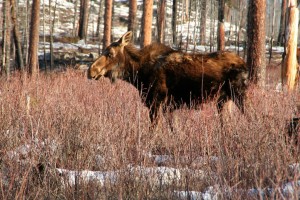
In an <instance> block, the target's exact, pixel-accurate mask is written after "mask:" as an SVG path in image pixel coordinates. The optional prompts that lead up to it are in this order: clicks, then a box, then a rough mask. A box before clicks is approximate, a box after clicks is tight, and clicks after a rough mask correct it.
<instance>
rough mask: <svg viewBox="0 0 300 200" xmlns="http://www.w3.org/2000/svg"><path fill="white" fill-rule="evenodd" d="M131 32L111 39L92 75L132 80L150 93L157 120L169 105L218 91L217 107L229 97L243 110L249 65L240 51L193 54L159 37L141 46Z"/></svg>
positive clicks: (142, 91)
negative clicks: (138, 47) (160, 39)
mask: <svg viewBox="0 0 300 200" xmlns="http://www.w3.org/2000/svg"><path fill="white" fill-rule="evenodd" d="M131 38H132V32H130V31H129V32H127V33H125V34H124V35H123V36H122V37H121V38H120V39H119V40H118V41H117V42H113V43H112V44H110V46H108V47H107V48H106V49H105V50H104V51H103V53H102V55H101V56H100V57H99V58H98V59H97V60H96V61H95V62H94V63H93V64H92V65H91V66H90V67H89V69H88V78H90V79H96V80H97V79H99V78H100V77H102V76H104V77H108V78H110V80H111V81H112V82H114V81H115V80H116V79H122V80H125V81H127V82H129V83H131V84H133V85H134V86H135V87H136V88H137V89H138V90H139V91H140V95H141V96H143V97H145V104H146V106H147V107H148V108H149V115H150V119H151V121H152V122H155V121H156V119H157V117H158V113H159V112H160V110H161V109H162V110H163V111H164V110H165V108H166V107H167V106H169V107H171V108H172V109H176V108H178V107H180V106H181V105H187V106H189V105H191V104H192V103H193V105H195V104H197V103H198V104H199V103H202V102H203V101H205V100H208V99H211V98H213V97H218V101H217V108H218V111H221V110H222V108H223V105H224V103H225V102H226V101H228V100H230V99H231V100H233V102H235V104H236V105H237V107H238V108H239V109H240V110H241V111H242V112H243V111H244V98H245V91H246V89H247V85H248V75H249V71H248V69H247V67H246V65H245V62H244V61H243V60H242V59H241V58H240V57H239V56H237V55H236V54H234V53H230V52H226V51H224V52H215V53H209V54H188V53H184V52H181V51H178V50H174V49H172V48H170V47H168V46H166V45H164V44H158V43H154V44H151V45H149V46H146V47H144V48H142V49H137V48H136V47H135V46H134V45H133V44H131V43H130V41H131Z"/></svg>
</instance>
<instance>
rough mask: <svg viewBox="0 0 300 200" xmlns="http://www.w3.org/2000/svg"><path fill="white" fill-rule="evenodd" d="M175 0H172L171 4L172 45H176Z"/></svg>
mask: <svg viewBox="0 0 300 200" xmlns="http://www.w3.org/2000/svg"><path fill="white" fill-rule="evenodd" d="M176 25H177V0H173V6H172V37H173V45H176V46H177V31H176V27H177V26H176Z"/></svg>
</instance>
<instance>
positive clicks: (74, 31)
mask: <svg viewBox="0 0 300 200" xmlns="http://www.w3.org/2000/svg"><path fill="white" fill-rule="evenodd" d="M77 5H78V0H75V1H74V18H73V35H74V36H76V33H77V32H76V19H77Z"/></svg>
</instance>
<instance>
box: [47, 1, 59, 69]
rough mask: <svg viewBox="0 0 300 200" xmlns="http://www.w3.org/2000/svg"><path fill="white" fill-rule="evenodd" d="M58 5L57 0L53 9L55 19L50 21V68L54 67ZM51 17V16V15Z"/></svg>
mask: <svg viewBox="0 0 300 200" xmlns="http://www.w3.org/2000/svg"><path fill="white" fill-rule="evenodd" d="M50 7H51V0H50V1H49V11H50V15H49V16H51V9H50ZM56 7H57V0H56V1H55V5H54V10H53V20H52V21H50V70H51V69H53V68H54V49H53V34H54V30H55V29H54V28H55V20H56ZM50 19H51V17H50Z"/></svg>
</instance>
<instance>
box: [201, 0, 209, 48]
mask: <svg viewBox="0 0 300 200" xmlns="http://www.w3.org/2000/svg"><path fill="white" fill-rule="evenodd" d="M206 10H207V9H206V0H202V1H201V22H200V23H201V24H200V44H201V45H204V44H205V38H206Z"/></svg>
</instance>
